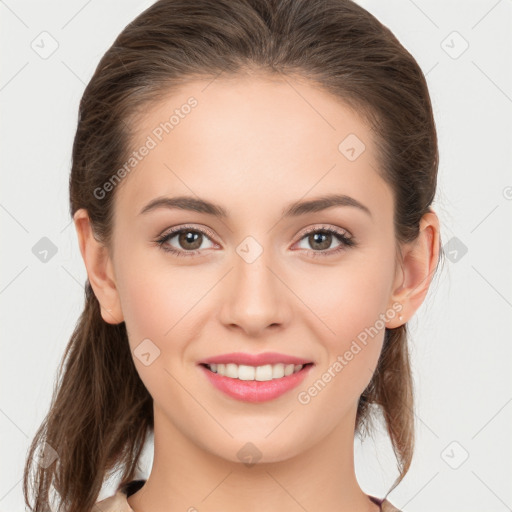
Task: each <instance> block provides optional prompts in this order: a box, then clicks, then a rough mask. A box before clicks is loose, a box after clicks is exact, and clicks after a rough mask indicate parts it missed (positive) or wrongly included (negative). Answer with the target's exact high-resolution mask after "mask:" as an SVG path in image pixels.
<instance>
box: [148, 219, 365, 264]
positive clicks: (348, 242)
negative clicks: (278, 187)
mask: <svg viewBox="0 0 512 512" xmlns="http://www.w3.org/2000/svg"><path fill="white" fill-rule="evenodd" d="M184 232H185V233H186V232H197V233H202V234H203V235H205V236H207V237H208V238H214V237H213V234H212V233H211V232H210V231H208V230H206V229H200V228H196V227H192V226H183V227H181V228H179V229H174V230H172V231H170V232H169V233H166V234H165V235H163V236H161V237H159V238H158V239H156V240H155V243H156V244H157V245H158V246H159V248H160V249H162V250H163V251H165V252H168V253H171V254H174V255H175V256H178V257H190V256H195V255H196V253H197V252H200V251H198V250H197V251H178V250H176V249H174V248H170V247H169V246H166V245H165V244H166V242H168V241H169V240H170V239H171V238H174V237H175V236H176V235H179V234H180V233H184ZM317 232H318V233H323V234H331V235H334V237H335V238H336V239H337V240H338V241H339V242H341V245H340V246H339V247H338V248H336V249H332V250H328V251H327V250H323V251H313V250H309V251H307V252H309V253H311V256H312V257H314V258H316V257H318V256H320V257H326V256H334V255H337V254H338V253H340V252H341V251H344V250H346V249H348V248H350V247H355V246H356V245H357V243H356V242H355V240H354V237H348V236H346V235H345V234H344V233H343V232H341V231H338V230H336V229H333V228H330V227H324V226H322V227H321V228H319V227H314V228H311V229H308V230H307V231H306V232H305V233H304V234H303V235H302V237H301V238H300V239H299V242H300V241H301V240H303V239H304V238H305V237H306V236H308V235H310V234H311V233H317Z"/></svg>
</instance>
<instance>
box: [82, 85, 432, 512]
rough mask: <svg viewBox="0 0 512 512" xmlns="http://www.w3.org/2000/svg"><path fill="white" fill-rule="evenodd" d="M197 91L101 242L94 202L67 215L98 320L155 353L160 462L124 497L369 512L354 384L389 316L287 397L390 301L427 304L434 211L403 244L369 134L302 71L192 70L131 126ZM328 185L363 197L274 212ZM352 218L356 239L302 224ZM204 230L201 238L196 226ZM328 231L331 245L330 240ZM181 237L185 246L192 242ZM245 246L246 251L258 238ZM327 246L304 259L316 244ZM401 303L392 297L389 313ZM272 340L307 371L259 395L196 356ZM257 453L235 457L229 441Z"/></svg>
mask: <svg viewBox="0 0 512 512" xmlns="http://www.w3.org/2000/svg"><path fill="white" fill-rule="evenodd" d="M190 96H194V97H195V98H196V99H197V101H198V105H197V107H195V108H194V109H193V110H192V111H191V113H190V114H189V115H188V116H185V118H184V119H181V120H180V123H179V124H178V125H177V126H175V128H174V129H173V131H172V132H171V133H170V134H167V135H165V136H164V137H163V140H162V141H161V142H159V144H158V145H157V147H155V148H154V149H152V150H151V151H150V152H149V154H148V155H147V156H146V157H145V158H144V159H143V160H142V161H141V162H139V163H138V165H137V166H136V168H135V169H134V170H133V171H132V172H131V173H130V174H129V175H127V176H126V177H125V178H124V179H123V181H122V183H121V184H120V185H118V187H117V190H115V193H116V200H115V210H114V213H115V214H114V231H113V233H114V234H113V241H112V246H111V247H110V248H107V247H104V246H102V245H101V244H100V243H99V242H97V241H96V240H95V238H94V237H93V236H92V232H91V226H90V223H89V220H88V216H87V212H86V211H85V210H79V211H77V212H76V214H75V216H74V221H75V226H76V230H77V234H78V238H79V244H80V250H81V253H82V257H83V259H84V262H85V265H86V268H87V273H88V276H89V280H90V282H91V285H92V287H93V289H94V292H95V294H96V296H97V298H98V300H99V302H100V304H101V307H102V316H103V319H104V321H105V322H108V323H112V324H115V323H119V322H122V321H124V322H126V327H127V330H128V335H129V342H130V348H131V350H132V354H133V351H134V350H135V349H136V348H137V346H138V345H139V344H140V343H141V341H142V340H144V339H146V338H149V339H150V340H151V342H152V343H153V344H154V345H152V346H156V347H158V349H159V350H160V355H159V357H157V358H156V359H155V360H154V361H153V362H152V363H151V364H150V365H148V366H146V365H144V364H143V363H142V362H141V361H140V360H139V358H138V357H136V356H135V355H134V362H135V366H136V369H137V371H138V373H139V375H140V378H141V379H142V381H143V383H144V385H145V386H146V387H147V389H148V391H149V392H150V394H151V395H152V397H153V400H154V418H155V437H154V447H155V452H154V461H153V467H152V471H151V474H150V476H149V478H148V480H147V483H146V485H145V486H144V487H143V488H142V489H141V490H139V491H138V492H137V493H135V494H134V495H132V496H131V497H130V498H129V499H128V502H129V505H130V506H131V508H132V509H133V510H134V511H135V512H142V511H147V510H151V511H153V512H164V511H168V510H190V511H193V510H195V509H194V508H191V507H195V508H196V509H198V510H201V511H213V510H223V511H225V512H230V511H235V510H236V511H238V510H245V511H248V512H252V511H256V510H258V511H259V510H265V511H282V510H287V511H290V512H293V511H301V512H303V510H304V509H305V510H308V511H315V510H329V511H331V510H332V511H352V512H353V511H359V512H363V511H365V512H369V511H376V510H378V506H377V505H376V504H374V503H372V502H371V501H370V500H369V498H368V496H367V495H366V494H365V493H364V492H363V491H362V489H361V488H360V486H359V484H358V482H357V480H356V476H355V470H354V451H353V446H354V425H355V416H356V408H357V403H358V399H359V396H360V395H361V393H362V392H363V391H364V389H365V388H366V386H367V385H368V383H369V381H370V379H371V377H372V374H373V373H374V371H375V368H376V365H377V361H378V357H379V354H380V352H381V349H382V343H383V340H384V327H382V329H379V330H378V334H377V335H375V336H373V337H372V338H370V339H369V341H368V343H367V344H366V345H362V344H361V346H362V347H363V349H362V350H361V351H360V352H358V353H357V355H356V356H354V357H353V359H352V360H351V361H349V362H348V364H346V366H345V367H344V368H343V370H342V371H341V372H338V373H337V374H336V376H335V377H334V378H332V379H331V380H330V382H329V383H328V384H327V385H326V386H325V387H324V389H323V390H322V391H321V392H320V393H318V394H317V395H316V396H315V397H313V398H312V399H311V401H310V402H309V403H307V404H301V403H300V402H299V401H298V398H297V395H298V393H299V392H300V391H304V390H307V389H308V388H309V387H310V386H311V385H312V384H313V383H314V382H315V381H317V380H318V379H319V378H321V376H322V374H323V373H324V372H326V371H327V370H328V368H329V367H332V363H333V362H334V361H335V360H336V358H337V357H338V355H343V354H344V353H345V352H346V351H347V350H349V348H350V346H351V343H352V342H353V340H355V339H356V338H357V336H358V334H359V333H361V332H362V331H364V329H365V328H368V327H370V326H374V325H376V320H377V319H378V318H379V314H382V313H385V314H386V311H389V310H390V309H392V308H393V304H395V307H396V305H397V304H401V305H402V309H401V311H400V313H399V314H401V315H402V317H403V318H402V320H400V319H399V318H398V313H397V314H396V315H393V318H389V317H390V316H391V315H390V314H387V315H386V322H385V327H388V328H394V327H397V326H399V325H401V324H402V323H405V322H406V321H407V320H409V319H410V318H411V316H413V314H414V313H415V311H416V310H417V309H418V308H419V306H420V305H421V304H422V302H423V300H424V298H425V296H426V294H427V291H428V288H429V285H430V282H431V278H432V275H433V272H434V270H435V266H436V264H437V260H438V256H439V221H438V218H437V216H436V214H435V213H434V212H431V213H428V214H426V215H425V216H424V217H423V219H422V220H421V223H420V234H419V236H418V238H417V240H415V241H414V242H412V243H410V244H404V245H402V246H401V250H402V252H401V254H397V252H396V247H397V246H396V245H395V244H396V241H395V233H394V227H393V194H392V190H391V189H390V188H389V186H388V185H387V184H386V183H385V182H384V181H383V179H382V178H381V177H380V176H379V174H378V172H377V169H378V167H379V163H378V160H377V152H376V149H375V145H374V142H373V140H372V137H373V135H374V132H372V131H371V130H370V128H369V127H368V126H367V125H366V124H365V123H364V122H363V120H362V119H361V118H360V117H359V116H358V115H357V113H355V112H353V111H352V110H351V109H349V108H348V106H347V105H345V104H344V103H343V102H341V101H340V100H339V99H337V98H335V97H334V96H331V95H330V94H329V93H327V92H325V91H323V90H321V89H319V88H318V87H315V86H313V85H309V84H308V83H306V82H305V81H304V80H298V79H292V78H290V77H287V78H286V81H285V80H281V79H275V78H272V79H271V78H270V77H267V76H264V75H262V76H257V77H255V76H252V77H250V78H248V77H241V76H238V77H234V78H230V79H228V78H224V79H221V78H217V79H216V80H215V81H213V82H212V81H211V80H209V81H200V80H196V81H193V82H189V83H187V84H186V86H183V87H182V88H181V89H179V90H174V91H172V93H170V94H169V96H168V97H166V98H162V100H161V101H160V103H159V104H158V105H155V106H153V107H152V108H150V109H148V110H147V111H146V113H145V116H144V118H143V119H141V120H140V121H139V123H138V124H137V127H138V129H137V135H136V137H134V148H138V147H140V145H141V144H143V143H144V141H145V140H146V137H147V136H148V135H149V134H151V132H152V130H153V129H154V128H155V127H156V126H158V125H159V123H160V122H162V121H164V120H166V119H168V117H169V114H168V113H169V112H172V111H173V110H174V109H175V108H179V107H180V106H181V105H183V104H184V103H186V101H187V99H188V98H189V97H190ZM350 133H353V134H356V135H357V137H358V138H359V139H360V140H361V141H363V142H364V144H365V146H366V149H365V151H364V152H363V153H361V155H360V156H359V157H358V158H357V159H356V160H354V161H350V160H349V159H347V158H346V157H345V156H344V155H343V154H342V153H341V152H340V151H339V150H338V145H339V144H340V142H341V141H342V140H343V139H344V138H345V137H346V136H347V135H348V134H350ZM333 191H336V192H338V193H343V194H346V195H348V196H351V197H353V198H355V199H357V200H358V201H359V202H361V203H362V204H364V205H366V206H367V207H368V208H369V209H370V211H371V216H370V215H368V214H366V213H365V212H364V211H362V210H360V209H358V208H355V207H350V206H341V207H339V206H338V207H332V208H329V209H326V210H324V211H320V212H314V213H307V214H305V215H302V216H300V217H296V218H283V217H282V215H281V212H282V210H283V208H285V206H287V205H289V204H290V203H292V202H295V201H299V200H308V199H313V198H316V197H319V196H322V195H324V194H330V193H332V192H333ZM178 195H190V196H192V197H200V198H204V199H207V200H209V201H212V202H214V203H217V204H219V205H221V206H222V207H224V208H225V209H226V210H228V212H229V217H228V218H226V219H218V218H215V217H213V216H211V215H207V214H205V213H198V212H192V211H185V210H178V209H166V208H160V209H157V210H154V211H152V212H148V213H145V214H139V212H140V211H141V209H142V208H143V207H144V206H145V205H146V204H147V203H149V202H150V201H151V200H152V199H154V198H156V197H161V196H178ZM185 224H186V225H187V226H188V225H190V224H192V228H203V229H209V230H210V231H211V232H212V233H213V234H214V237H213V238H211V237H209V236H208V235H205V236H203V237H202V243H201V242H199V244H200V245H199V246H198V245H195V246H194V245H193V244H192V243H191V242H190V241H188V242H187V240H182V242H181V244H180V240H179V236H175V237H174V238H172V239H171V240H168V242H167V244H168V245H171V246H172V247H174V248H175V249H177V250H181V251H183V252H187V250H188V251H189V252H191V251H192V252H193V249H190V247H193V248H195V247H199V249H195V253H196V254H195V255H193V256H186V257H177V256H175V255H173V254H170V253H166V252H165V251H164V250H163V249H162V248H159V247H158V246H157V245H155V243H154V240H155V239H157V238H158V237H159V235H161V234H165V232H166V231H169V228H173V227H180V226H183V225H185ZM308 227H318V230H320V229H321V228H322V227H331V228H334V229H338V230H339V231H341V232H343V230H345V232H347V233H349V234H350V235H352V236H353V237H354V238H355V240H356V241H357V246H354V247H345V248H344V249H343V250H342V251H341V252H338V253H337V254H334V253H333V251H334V250H335V249H337V248H339V247H340V245H342V242H339V241H338V240H337V239H336V238H335V237H334V236H332V237H331V238H328V240H327V242H326V244H325V245H323V246H322V245H321V241H322V239H321V238H320V239H319V240H318V239H317V240H318V241H317V242H316V243H315V240H314V239H311V237H308V236H306V235H304V230H305V228H308ZM199 236H201V235H199ZM247 236H251V237H253V238H254V239H255V240H256V241H257V243H258V244H259V246H260V247H261V248H262V250H263V252H262V254H261V255H260V256H259V257H258V258H257V259H256V260H255V261H253V262H251V263H248V262H247V261H246V260H245V259H244V258H242V257H241V256H239V254H238V253H237V248H238V247H239V245H240V244H241V242H242V241H243V240H244V239H245V238H246V237H247ZM329 240H330V243H329ZM187 244H188V245H187ZM251 250H254V249H251ZM322 251H323V252H324V253H328V252H331V255H327V256H324V257H322V256H317V257H314V256H313V255H312V254H313V253H315V252H317V253H318V252H322ZM393 311H395V310H393ZM237 351H240V352H250V353H260V352H266V351H276V352H281V353H285V354H292V355H297V356H302V357H305V358H308V359H309V360H311V361H314V362H315V366H314V367H313V369H312V371H311V372H310V373H309V375H308V377H307V378H306V380H305V381H304V382H303V383H302V384H301V385H300V386H299V387H298V388H296V389H294V390H292V391H290V392H288V393H285V394H284V395H282V396H281V397H279V398H277V399H274V400H271V401H268V402H266V403H261V404H253V403H246V402H242V401H238V400H235V399H232V398H230V397H228V396H226V395H224V394H223V393H221V392H220V391H218V390H217V389H216V388H214V387H213V386H212V385H211V384H210V383H209V381H208V380H207V379H206V378H205V377H204V375H203V374H202V372H201V371H200V369H199V367H198V366H197V363H198V362H199V361H200V360H201V359H204V358H206V357H210V356H213V355H218V354H223V353H227V352H237ZM247 442H251V443H253V444H254V445H255V446H256V447H257V448H258V450H259V452H261V458H260V459H259V461H258V462H257V463H256V464H254V465H252V466H246V465H245V464H242V463H241V460H240V459H239V456H238V455H237V452H238V451H239V450H240V449H241V448H242V447H243V446H244V445H245V444H246V443H247Z"/></svg>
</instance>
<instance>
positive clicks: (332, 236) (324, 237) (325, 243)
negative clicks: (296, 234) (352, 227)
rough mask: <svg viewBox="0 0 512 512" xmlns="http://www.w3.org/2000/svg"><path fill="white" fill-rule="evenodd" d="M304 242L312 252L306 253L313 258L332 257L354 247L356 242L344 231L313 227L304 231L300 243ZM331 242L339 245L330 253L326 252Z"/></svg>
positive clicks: (326, 227)
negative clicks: (311, 248)
mask: <svg viewBox="0 0 512 512" xmlns="http://www.w3.org/2000/svg"><path fill="white" fill-rule="evenodd" d="M302 240H306V243H307V244H309V245H310V247H313V249H314V250H312V251H311V250H309V251H308V252H309V253H310V254H311V255H312V256H313V257H317V256H333V255H336V254H338V253H340V252H341V251H344V250H346V249H347V248H349V247H354V246H355V245H356V242H355V240H354V238H353V237H352V236H350V235H349V234H348V233H347V232H346V231H345V230H338V229H334V228H331V227H328V226H322V227H320V228H319V227H313V228H310V229H308V230H307V231H306V233H305V235H304V236H303V237H302V238H301V239H300V241H302ZM333 240H337V241H338V242H340V245H339V246H338V247H337V248H336V249H334V250H331V251H327V250H326V249H329V247H330V246H331V244H332V242H333Z"/></svg>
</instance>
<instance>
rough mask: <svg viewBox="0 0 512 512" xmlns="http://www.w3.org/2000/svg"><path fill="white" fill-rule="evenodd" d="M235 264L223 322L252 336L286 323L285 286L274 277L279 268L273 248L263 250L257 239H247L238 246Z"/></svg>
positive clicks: (229, 281)
mask: <svg viewBox="0 0 512 512" xmlns="http://www.w3.org/2000/svg"><path fill="white" fill-rule="evenodd" d="M266 240H267V241H268V238H266ZM233 265H234V268H233V271H232V272H231V277H230V279H229V280H228V283H229V290H228V291H227V293H226V295H225V302H224V304H223V321H224V323H225V324H231V325H232V324H236V325H238V326H239V327H241V328H243V329H244V330H246V331H248V332H249V331H251V332H252V333H253V334H254V333H257V331H258V330H261V329H265V328H266V327H268V326H270V325H273V324H281V323H283V322H284V321H285V307H286V306H285V305H286V298H285V297H283V294H284V292H285V287H284V286H283V284H282V283H281V281H280V280H279V279H278V278H277V277H276V275H275V273H276V270H275V268H279V265H278V264H276V261H275V258H274V257H273V251H272V250H271V248H270V246H267V247H264V246H263V245H262V244H260V243H259V242H258V240H256V239H255V238H254V237H251V236H248V237H246V238H245V239H244V240H243V241H242V242H241V243H240V244H239V245H238V246H237V247H236V254H234V256H233ZM274 267H275V268H274Z"/></svg>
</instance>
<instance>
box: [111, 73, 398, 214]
mask: <svg viewBox="0 0 512 512" xmlns="http://www.w3.org/2000/svg"><path fill="white" fill-rule="evenodd" d="M135 128H136V136H135V137H134V139H133V144H132V147H133V149H134V151H137V150H138V149H142V148H143V146H146V147H147V148H149V149H146V150H145V151H143V152H144V153H145V156H143V157H140V153H141V151H139V158H137V159H136V162H135V161H134V162H133V163H134V164H135V165H133V166H128V168H129V169H130V170H129V172H128V173H126V177H125V178H123V180H122V183H121V185H122V186H120V187H119V189H118V190H117V194H118V197H117V198H116V202H117V203H118V208H119V209H130V210H131V211H132V213H133V215H136V214H137V213H138V212H139V211H140V210H141V208H142V207H143V206H144V205H145V204H146V203H147V202H148V201H149V200H151V199H154V198H155V197H158V196H164V195H174V196H176V195H182V194H188V195H197V196H201V197H208V198H211V199H212V198H213V199H214V202H217V203H218V202H221V203H230V204H231V205H233V206H235V207H236V205H237V204H238V205H239V206H245V207H253V208H254V207H256V208H258V207H260V208H261V205H262V204H267V205H268V204H269V203H271V202H276V203H277V207H279V208H281V207H282V204H283V203H286V204H287V203H288V202H289V201H293V200H296V199H297V198H301V197H304V196H306V195H315V196H317V195H323V194H326V193H331V192H334V191H337V192H339V193H344V194H351V193H352V194H353V195H358V194H359V195H360V196H361V194H363V195H364V194H366V195H373V196H375V194H379V193H384V194H387V195H389V191H388V190H386V186H385V184H384V182H383V181H382V179H381V178H380V176H379V175H378V172H377V169H378V162H377V155H376V151H375V146H374V142H373V139H372V137H373V132H372V131H371V130H370V127H369V126H368V125H367V124H366V123H365V122H364V121H363V119H362V118H361V117H360V116H359V115H358V114H357V113H356V112H354V111H353V110H352V109H351V108H350V107H349V106H348V105H346V104H344V103H343V102H342V101H341V100H339V99H338V98H336V97H334V96H332V95H331V94H329V93H327V92H325V91H324V90H322V89H320V88H319V87H317V86H314V85H311V84H308V83H306V82H304V81H296V80H294V79H292V78H290V77H286V78H284V77H283V78H280V79H278V78H268V77H265V76H262V77H257V78H255V77H237V78H222V79H221V78H218V79H213V80H212V79H209V80H195V81H191V82H188V83H187V84H185V85H182V86H180V87H179V88H178V89H176V90H173V91H170V93H169V94H168V95H166V96H165V97H162V99H161V100H159V101H158V102H156V103H154V104H152V105H151V107H150V108H148V109H147V110H146V112H145V114H144V116H143V117H141V118H140V119H139V120H138V121H137V124H136V126H135ZM219 197H222V198H223V199H222V200H221V199H219ZM224 199H225V201H224ZM228 208H229V206H228ZM230 209H231V208H230ZM135 210H136V211H135Z"/></svg>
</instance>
